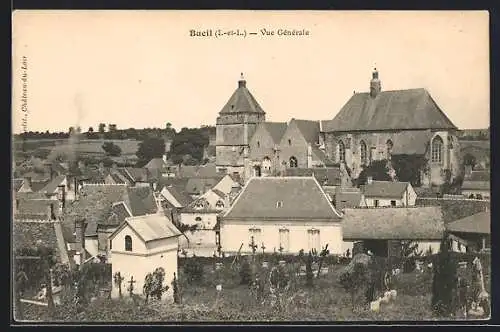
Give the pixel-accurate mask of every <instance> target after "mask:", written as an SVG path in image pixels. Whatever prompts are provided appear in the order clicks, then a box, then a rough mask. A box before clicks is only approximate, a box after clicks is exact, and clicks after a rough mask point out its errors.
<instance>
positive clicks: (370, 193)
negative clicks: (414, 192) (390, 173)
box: [362, 181, 409, 198]
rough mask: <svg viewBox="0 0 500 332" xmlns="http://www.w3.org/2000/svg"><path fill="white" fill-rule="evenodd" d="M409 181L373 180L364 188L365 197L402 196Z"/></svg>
mask: <svg viewBox="0 0 500 332" xmlns="http://www.w3.org/2000/svg"><path fill="white" fill-rule="evenodd" d="M408 184H409V183H408V182H392V181H373V182H372V183H371V184H365V185H364V186H363V187H362V188H363V189H362V190H363V194H364V195H365V197H383V198H402V197H403V194H404V192H405V190H406V188H407V187H408Z"/></svg>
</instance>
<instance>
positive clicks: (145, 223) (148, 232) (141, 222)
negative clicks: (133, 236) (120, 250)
mask: <svg viewBox="0 0 500 332" xmlns="http://www.w3.org/2000/svg"><path fill="white" fill-rule="evenodd" d="M126 223H127V224H128V225H129V226H130V228H132V229H133V230H134V231H135V232H137V234H138V235H139V237H140V238H141V239H142V240H143V241H144V242H150V241H154V240H160V239H166V238H169V237H174V236H180V235H182V233H181V232H180V231H179V230H178V229H177V227H175V226H174V225H173V224H172V223H171V221H170V220H169V219H168V218H167V217H165V216H164V215H162V214H150V215H146V216H140V217H131V218H127V219H126ZM115 234H116V233H115Z"/></svg>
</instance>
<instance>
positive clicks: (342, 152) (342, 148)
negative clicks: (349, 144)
mask: <svg viewBox="0 0 500 332" xmlns="http://www.w3.org/2000/svg"><path fill="white" fill-rule="evenodd" d="M338 150H339V157H338V161H340V162H344V161H345V145H344V142H342V141H339V143H338Z"/></svg>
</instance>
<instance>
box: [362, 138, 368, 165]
mask: <svg viewBox="0 0 500 332" xmlns="http://www.w3.org/2000/svg"><path fill="white" fill-rule="evenodd" d="M360 150H361V151H360V154H361V165H366V164H367V163H368V150H367V148H366V143H365V141H361V143H360Z"/></svg>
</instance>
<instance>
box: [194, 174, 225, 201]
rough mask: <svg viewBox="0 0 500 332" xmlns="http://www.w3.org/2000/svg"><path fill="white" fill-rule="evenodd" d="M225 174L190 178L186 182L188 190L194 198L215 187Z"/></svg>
mask: <svg viewBox="0 0 500 332" xmlns="http://www.w3.org/2000/svg"><path fill="white" fill-rule="evenodd" d="M223 178H224V176H217V177H209V178H200V177H193V178H189V179H188V180H187V183H186V187H185V190H186V192H187V193H188V194H189V195H190V196H191V197H192V198H194V199H196V198H198V197H200V196H201V195H203V194H204V193H206V192H207V191H208V190H209V189H212V188H214V187H215V186H216V185H217V184H218V183H219V182H220V181H221V180H222V179H223Z"/></svg>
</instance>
